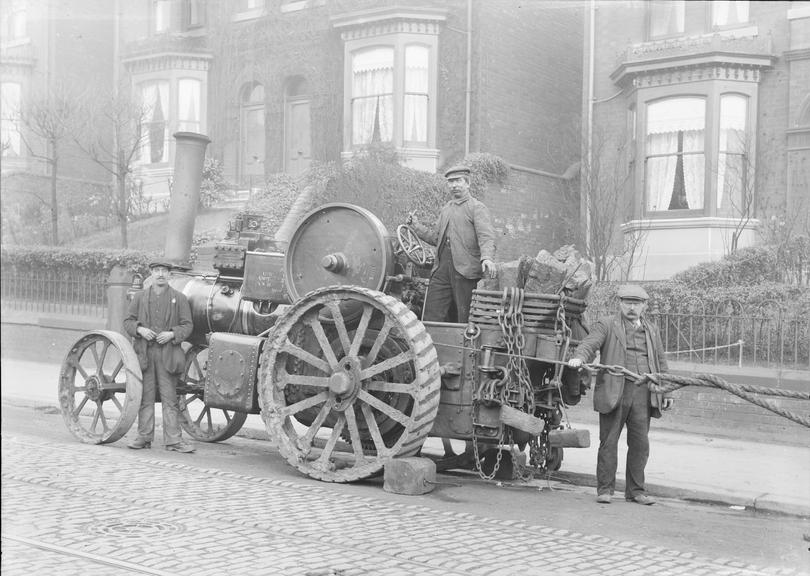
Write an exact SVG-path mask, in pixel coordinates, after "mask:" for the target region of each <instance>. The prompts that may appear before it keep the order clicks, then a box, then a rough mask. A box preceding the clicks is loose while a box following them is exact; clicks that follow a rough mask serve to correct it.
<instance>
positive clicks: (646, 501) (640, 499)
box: [625, 494, 655, 506]
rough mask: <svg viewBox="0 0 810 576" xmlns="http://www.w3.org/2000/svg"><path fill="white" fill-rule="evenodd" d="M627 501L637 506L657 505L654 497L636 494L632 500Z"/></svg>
mask: <svg viewBox="0 0 810 576" xmlns="http://www.w3.org/2000/svg"><path fill="white" fill-rule="evenodd" d="M625 500H627V501H628V502H635V503H636V504H643V505H644V506H650V505H651V504H655V498H653V497H652V496H647V495H646V494H636V495H635V496H631V497H630V498H625Z"/></svg>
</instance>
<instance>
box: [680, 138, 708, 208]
mask: <svg viewBox="0 0 810 576" xmlns="http://www.w3.org/2000/svg"><path fill="white" fill-rule="evenodd" d="M705 166H706V155H705V154H704V153H703V130H687V131H685V132H684V133H683V184H684V188H685V189H686V202H687V203H688V204H689V209H690V210H698V209H701V208H703V198H704V197H705V194H704V193H703V188H704V186H705V182H706V179H705V174H706V173H705Z"/></svg>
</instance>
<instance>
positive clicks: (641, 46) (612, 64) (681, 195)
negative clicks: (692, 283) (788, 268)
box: [583, 0, 810, 280]
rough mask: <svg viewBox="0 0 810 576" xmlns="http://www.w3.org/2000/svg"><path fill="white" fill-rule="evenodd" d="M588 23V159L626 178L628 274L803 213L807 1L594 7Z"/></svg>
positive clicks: (721, 248)
mask: <svg viewBox="0 0 810 576" xmlns="http://www.w3.org/2000/svg"><path fill="white" fill-rule="evenodd" d="M585 18H586V27H587V31H586V39H585V42H586V47H585V70H586V83H585V91H584V95H583V124H584V130H583V134H584V137H583V163H584V165H585V166H586V167H587V166H588V165H589V164H592V165H593V166H594V169H595V170H596V169H599V168H601V169H602V170H603V172H605V174H603V176H604V177H605V179H606V180H610V179H611V178H613V181H618V182H621V186H620V187H621V192H622V196H621V205H620V211H621V215H620V217H619V218H618V219H619V220H620V224H621V233H622V235H623V237H624V239H625V240H629V239H638V240H640V244H639V249H638V252H637V253H636V254H635V259H634V264H635V265H634V266H633V267H632V270H630V278H633V279H640V280H641V279H645V280H654V279H660V278H666V277H669V276H671V275H672V274H673V273H675V272H677V271H680V270H683V269H685V268H687V267H689V266H691V265H694V264H697V263H699V262H703V261H708V260H715V259H718V258H719V257H721V256H722V255H723V254H725V253H727V252H728V251H729V249H730V248H731V246H732V243H733V242H735V236H736V237H737V238H736V243H737V245H738V246H739V247H742V246H745V245H749V244H751V243H753V242H756V241H757V240H758V229H759V228H760V227H761V225H762V221H763V220H764V219H767V218H770V217H771V216H775V217H782V218H784V217H787V220H790V219H791V217H792V216H795V215H797V214H801V213H804V214H806V213H807V212H806V211H807V210H808V208H810V206H808V204H809V203H810V3H808V2H753V1H752V2H748V1H736V2H725V1H724V2H720V1H718V2H684V1H680V0H672V1H667V2H594V3H592V4H590V6H589V7H588V13H587V14H586V16H585ZM607 166H610V167H612V169H614V170H616V171H617V172H611V173H609V174H608V173H607V170H606V168H605V167H607ZM583 212H584V214H585V215H586V217H585V218H583V220H584V221H585V223H584V225H585V226H586V227H587V226H588V225H589V221H588V220H589V218H588V217H587V210H584V211H583Z"/></svg>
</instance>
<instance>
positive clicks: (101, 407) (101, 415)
mask: <svg viewBox="0 0 810 576" xmlns="http://www.w3.org/2000/svg"><path fill="white" fill-rule="evenodd" d="M98 415H99V419H100V420H101V426H102V427H103V428H104V432H106V431H107V430H109V429H110V427H109V426H108V425H107V417H106V416H105V415H104V405H103V404H102V403H101V402H99V403H98Z"/></svg>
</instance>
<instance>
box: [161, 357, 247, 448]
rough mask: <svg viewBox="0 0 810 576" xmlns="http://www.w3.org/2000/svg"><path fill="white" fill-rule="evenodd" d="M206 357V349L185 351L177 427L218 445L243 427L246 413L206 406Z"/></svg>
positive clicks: (200, 439) (196, 437)
mask: <svg viewBox="0 0 810 576" xmlns="http://www.w3.org/2000/svg"><path fill="white" fill-rule="evenodd" d="M207 358H208V348H207V347H205V346H192V347H191V348H190V349H189V350H188V352H186V367H185V370H184V371H183V380H182V384H181V388H180V390H179V391H178V394H177V403H178V407H179V409H180V425H181V426H182V428H183V430H185V431H186V433H188V435H189V436H191V437H192V438H194V439H195V440H199V441H200V442H220V441H222V440H227V439H228V438H230V437H231V436H233V435H234V434H236V433H237V432H238V431H239V429H240V428H242V425H243V424H244V423H245V420H246V419H247V413H245V412H239V411H236V410H225V409H224V408H212V407H210V406H208V405H207V404H206V403H205V371H206V368H205V366H206V360H207ZM223 420H224V421H223Z"/></svg>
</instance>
